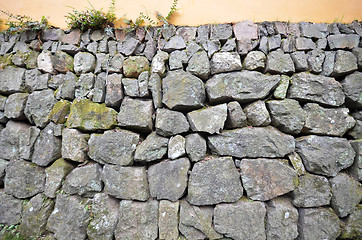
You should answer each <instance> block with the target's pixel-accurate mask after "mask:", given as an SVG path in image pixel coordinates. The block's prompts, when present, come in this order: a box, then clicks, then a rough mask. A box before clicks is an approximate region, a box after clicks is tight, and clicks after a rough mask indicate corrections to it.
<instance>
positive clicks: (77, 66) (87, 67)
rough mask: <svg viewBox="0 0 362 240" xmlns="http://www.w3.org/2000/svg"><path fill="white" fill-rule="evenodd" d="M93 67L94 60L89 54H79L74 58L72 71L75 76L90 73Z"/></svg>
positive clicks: (94, 64)
mask: <svg viewBox="0 0 362 240" xmlns="http://www.w3.org/2000/svg"><path fill="white" fill-rule="evenodd" d="M95 66H96V58H95V57H94V55H93V54H91V53H87V52H79V53H77V54H76V55H75V56H74V71H75V72H76V73H77V74H80V73H87V72H91V71H93V70H94V68H95Z"/></svg>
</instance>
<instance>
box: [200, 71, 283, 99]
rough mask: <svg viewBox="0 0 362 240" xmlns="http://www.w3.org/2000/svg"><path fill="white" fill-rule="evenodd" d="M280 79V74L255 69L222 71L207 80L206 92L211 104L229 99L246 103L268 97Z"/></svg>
mask: <svg viewBox="0 0 362 240" xmlns="http://www.w3.org/2000/svg"><path fill="white" fill-rule="evenodd" d="M279 81H280V76H270V75H264V74H262V73H259V72H255V71H241V72H232V73H220V74H216V75H215V76H213V77H212V78H211V79H209V80H208V81H207V82H206V92H207V95H208V99H209V101H210V103H211V104H215V103H220V102H225V101H229V100H237V101H238V102H240V103H245V102H250V101H253V100H258V99H262V98H264V97H266V96H267V95H268V94H269V93H270V91H271V90H272V89H274V88H275V87H276V86H277V84H278V83H279Z"/></svg>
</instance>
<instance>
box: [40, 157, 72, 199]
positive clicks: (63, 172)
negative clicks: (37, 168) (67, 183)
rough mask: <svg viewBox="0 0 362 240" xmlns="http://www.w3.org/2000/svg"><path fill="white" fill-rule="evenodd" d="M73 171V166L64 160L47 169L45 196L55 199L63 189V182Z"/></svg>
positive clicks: (57, 161)
mask: <svg viewBox="0 0 362 240" xmlns="http://www.w3.org/2000/svg"><path fill="white" fill-rule="evenodd" d="M73 169H74V167H73V165H72V164H70V163H69V162H67V161H65V160H64V159H62V158H60V159H58V160H56V161H55V162H54V163H53V164H52V165H51V166H49V167H47V168H46V169H45V177H46V182H45V188H44V194H45V195H46V196H47V197H49V198H55V197H56V193H57V191H58V190H59V189H60V188H61V187H62V183H63V180H64V179H65V177H66V176H67V175H68V174H69V173H70V172H71V171H72V170H73Z"/></svg>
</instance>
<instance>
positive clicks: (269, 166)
mask: <svg viewBox="0 0 362 240" xmlns="http://www.w3.org/2000/svg"><path fill="white" fill-rule="evenodd" d="M240 170H241V173H240V174H241V180H242V182H243V186H244V188H245V191H246V194H247V196H248V197H249V198H251V199H253V200H260V201H267V200H269V199H272V198H274V197H277V196H280V195H283V194H285V193H288V192H290V191H293V190H294V189H295V188H296V186H297V184H298V176H297V173H296V172H295V171H294V169H292V168H291V167H289V166H288V165H287V164H284V163H283V162H282V160H280V159H265V158H258V159H243V160H242V161H241V163H240Z"/></svg>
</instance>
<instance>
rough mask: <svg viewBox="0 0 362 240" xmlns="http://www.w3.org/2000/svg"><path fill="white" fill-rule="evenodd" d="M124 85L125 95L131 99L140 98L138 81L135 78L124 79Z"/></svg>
mask: <svg viewBox="0 0 362 240" xmlns="http://www.w3.org/2000/svg"><path fill="white" fill-rule="evenodd" d="M122 84H123V88H124V94H125V95H127V96H130V97H139V93H140V90H139V86H138V80H137V79H135V78H123V79H122Z"/></svg>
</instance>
